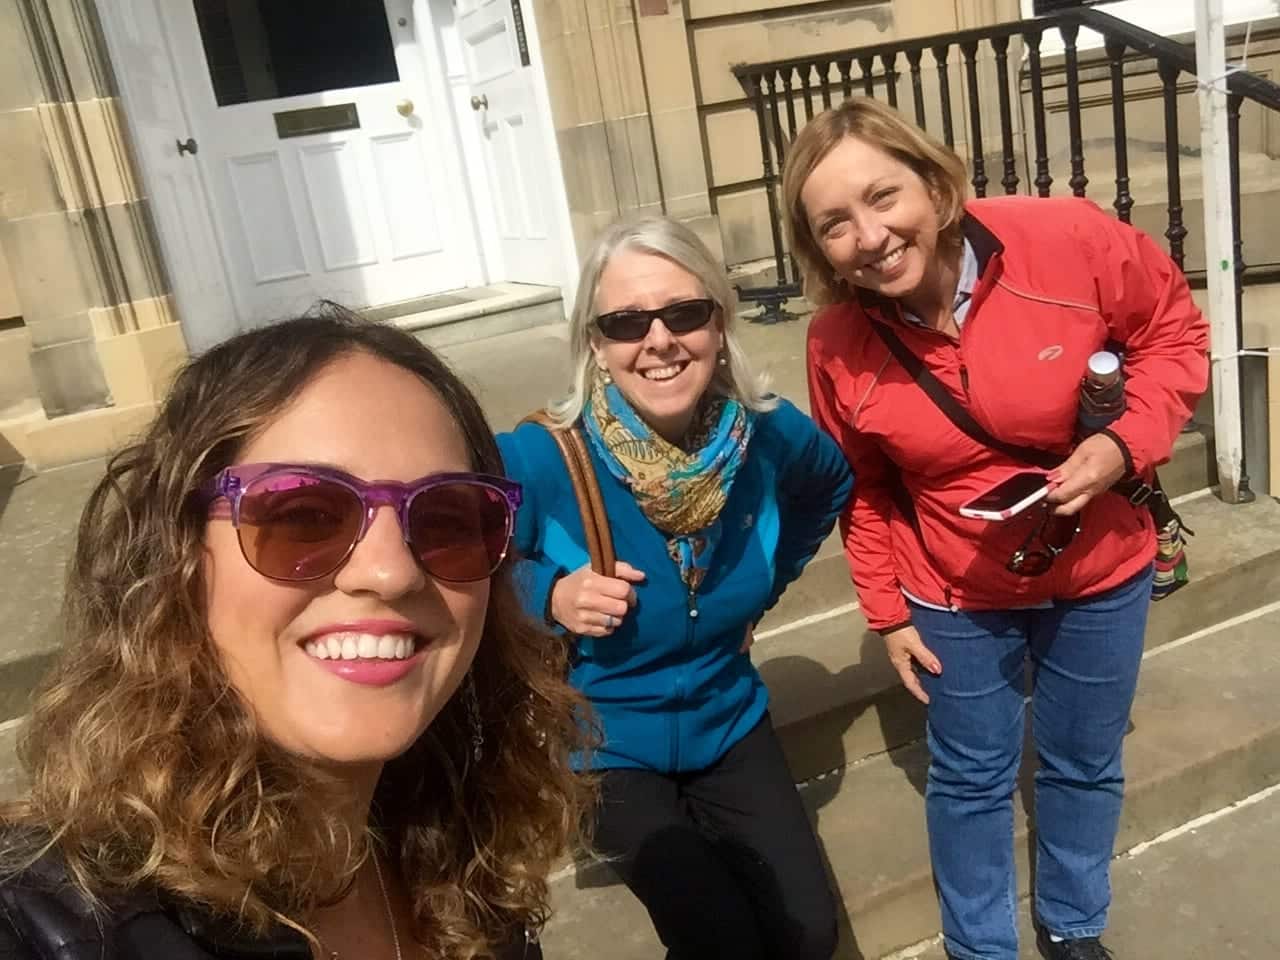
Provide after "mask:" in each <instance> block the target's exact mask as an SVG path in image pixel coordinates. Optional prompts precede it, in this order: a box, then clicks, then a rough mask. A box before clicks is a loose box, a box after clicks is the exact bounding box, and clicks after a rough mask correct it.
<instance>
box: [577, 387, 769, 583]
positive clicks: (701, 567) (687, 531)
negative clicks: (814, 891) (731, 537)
mask: <svg viewBox="0 0 1280 960" xmlns="http://www.w3.org/2000/svg"><path fill="white" fill-rule="evenodd" d="M582 422H583V425H584V426H585V427H586V434H587V436H588V437H589V438H590V443H591V445H592V446H593V447H594V448H595V450H596V452H597V453H598V454H599V455H600V457H601V459H603V460H604V462H605V464H606V465H607V466H608V468H609V472H610V473H612V474H613V475H614V476H615V477H617V478H618V479H619V480H620V481H622V482H623V483H625V484H626V485H627V487H628V489H630V491H631V493H632V495H633V496H634V497H635V498H636V502H637V503H638V504H639V505H640V510H641V512H643V513H644V515H645V516H646V517H647V518H648V519H649V522H650V523H652V524H653V525H654V526H655V527H657V528H658V529H659V530H661V531H662V532H663V533H664V534H666V536H667V553H668V554H670V556H671V559H672V560H673V561H675V564H676V566H677V567H679V568H680V578H681V579H682V580H683V581H684V582H685V585H686V586H687V587H688V588H689V590H690V591H694V590H697V589H698V586H699V584H701V583H702V580H703V578H704V577H705V576H706V574H707V568H708V566H709V565H710V563H711V557H712V555H713V554H714V553H715V549H716V544H718V543H719V542H720V532H721V523H720V512H721V511H722V510H723V509H724V505H725V501H727V500H728V499H729V488H730V487H731V486H733V479H734V477H735V476H737V473H738V469H739V468H740V467H741V466H742V462H743V460H745V459H746V453H747V443H748V442H749V441H750V439H751V432H752V430H753V428H754V426H755V417H754V415H753V414H752V413H751V411H749V410H747V409H746V408H745V407H744V406H742V404H740V403H738V401H736V400H731V399H728V398H725V397H716V398H714V399H712V400H711V401H710V402H708V403H704V404H703V405H702V407H701V409H700V410H699V411H698V414H697V415H696V416H695V417H694V422H693V424H692V425H691V426H690V428H689V444H688V445H689V447H690V449H691V450H692V452H691V453H686V452H685V451H684V450H682V449H681V448H680V447H677V446H676V445H675V444H672V443H668V442H667V441H666V440H664V439H663V438H662V437H660V436H658V434H656V433H654V432H653V431H652V430H651V429H650V428H649V426H648V425H647V424H646V423H645V422H644V421H643V420H642V419H641V418H640V416H639V414H637V413H636V412H635V410H634V409H632V407H631V404H629V403H628V402H627V400H626V398H625V397H623V395H622V391H621V390H619V389H618V388H617V386H616V385H614V384H613V383H605V382H604V380H603V378H601V377H597V378H596V380H595V383H594V384H593V386H592V389H591V397H590V399H589V400H588V401H587V405H586V409H585V410H583V414H582Z"/></svg>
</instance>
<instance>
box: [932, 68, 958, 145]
mask: <svg viewBox="0 0 1280 960" xmlns="http://www.w3.org/2000/svg"><path fill="white" fill-rule="evenodd" d="M950 54H951V45H950V44H948V43H942V44H939V45H938V46H936V47H934V48H933V60H934V63H936V64H937V65H938V96H939V99H940V100H941V101H942V140H943V142H944V143H946V145H947V146H948V147H951V148H953V149H954V147H955V145H956V131H955V126H954V124H953V123H952V122H951V72H950V66H949V64H948V63H947V59H948V58H949V56H950Z"/></svg>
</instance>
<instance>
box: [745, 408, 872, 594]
mask: <svg viewBox="0 0 1280 960" xmlns="http://www.w3.org/2000/svg"><path fill="white" fill-rule="evenodd" d="M772 417H774V418H775V421H776V422H775V429H776V430H777V434H778V436H779V437H781V440H782V442H781V449H782V450H783V456H782V462H781V463H780V464H779V470H778V514H779V518H780V521H781V529H780V531H779V534H778V551H777V554H776V555H775V557H774V579H773V588H772V590H771V591H770V593H769V600H768V603H767V604H766V605H765V609H766V610H767V609H769V608H770V607H772V606H773V605H774V604H775V603H777V602H778V598H779V597H781V596H782V594H783V591H785V590H786V589H787V586H788V585H789V584H790V583H791V582H792V581H793V580H795V579H796V577H798V576H800V572H801V571H802V570H804V567H805V564H807V563H808V562H809V561H810V560H811V559H813V555H814V554H815V553H817V552H818V548H819V547H820V546H822V541H823V540H825V539H826V538H827V534H829V533H830V532H831V528H832V527H834V526H835V523H836V519H837V518H838V517H839V516H840V513H841V512H842V511H843V510H844V508H845V505H846V504H847V503H848V502H849V497H850V496H852V495H853V471H852V470H851V469H850V468H849V463H848V461H847V460H846V459H845V456H844V452H843V451H842V450H841V449H840V447H839V446H838V445H837V444H836V442H835V441H834V440H832V439H831V437H830V436H829V435H828V434H826V433H825V432H824V431H822V430H819V429H818V425H817V424H815V423H814V422H813V421H812V420H810V419H809V418H808V417H807V416H805V415H804V414H803V413H801V412H800V411H799V410H798V409H796V407H795V406H793V405H792V404H790V403H788V402H787V401H785V400H784V401H782V402H781V404H780V405H779V407H778V409H777V410H776V411H774V413H773V414H772Z"/></svg>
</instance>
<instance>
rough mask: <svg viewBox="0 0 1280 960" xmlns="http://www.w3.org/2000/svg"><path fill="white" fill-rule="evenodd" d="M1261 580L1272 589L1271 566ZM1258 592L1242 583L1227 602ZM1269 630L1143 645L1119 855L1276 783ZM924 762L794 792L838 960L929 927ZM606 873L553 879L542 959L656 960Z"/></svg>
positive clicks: (887, 946) (843, 771) (1275, 675)
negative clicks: (817, 859) (830, 884)
mask: <svg viewBox="0 0 1280 960" xmlns="http://www.w3.org/2000/svg"><path fill="white" fill-rule="evenodd" d="M1273 506H1274V505H1273ZM1240 535H1241V536H1243V533H1241V534H1240ZM1265 582H1267V583H1272V584H1273V583H1274V582H1275V579H1274V572H1273V573H1272V576H1271V578H1270V579H1269V580H1268V581H1265ZM1188 589H1189V588H1188ZM1183 592H1184V593H1185V592H1186V591H1183ZM1267 593H1268V592H1263V591H1260V590H1259V589H1258V587H1257V585H1254V586H1253V587H1252V588H1251V589H1250V588H1243V587H1242V589H1241V590H1240V591H1239V592H1238V593H1237V594H1236V597H1237V600H1236V606H1237V608H1239V607H1243V606H1246V603H1245V602H1244V601H1242V599H1241V598H1253V599H1255V600H1261V599H1263V598H1264V597H1266V596H1267ZM1272 595H1273V594H1272ZM1159 606H1160V605H1157V608H1158V607H1159ZM1278 630H1280V603H1272V604H1270V605H1269V606H1267V607H1262V608H1260V609H1259V610H1256V611H1254V613H1252V614H1247V615H1245V616H1237V617H1235V618H1234V619H1232V620H1227V621H1225V622H1222V623H1220V624H1219V625H1217V626H1216V627H1210V628H1208V629H1200V630H1197V631H1194V632H1191V633H1188V634H1186V635H1184V636H1182V637H1180V638H1179V640H1178V642H1170V643H1165V644H1163V645H1161V646H1158V647H1154V648H1152V649H1149V650H1148V651H1147V654H1146V662H1145V663H1144V665H1143V673H1142V680H1141V683H1140V684H1139V690H1138V695H1137V699H1136V702H1135V704H1134V709H1133V715H1132V729H1131V732H1130V734H1129V736H1128V738H1127V741H1126V747H1125V756H1126V771H1127V777H1128V788H1127V791H1126V801H1125V809H1124V814H1123V817H1122V820H1121V826H1120V835H1119V838H1118V844H1117V846H1118V848H1119V849H1124V848H1127V847H1130V846H1133V845H1134V844H1136V843H1139V842H1141V841H1144V840H1149V839H1151V838H1153V837H1156V836H1158V835H1159V834H1161V833H1163V832H1165V831H1167V830H1169V829H1171V828H1173V827H1175V826H1177V825H1179V824H1183V823H1185V822H1187V821H1188V820H1191V819H1193V818H1194V817H1197V816H1200V815H1202V814H1205V813H1208V812H1210V811H1213V810H1217V809H1220V808H1222V807H1224V806H1226V805H1227V804H1229V803H1231V802H1233V801H1235V800H1237V799H1239V798H1241V797H1244V796H1247V795H1249V794H1252V793H1254V792H1255V791H1257V790H1260V789H1262V788H1264V787H1267V786H1270V785H1272V784H1274V783H1276V782H1277V781H1280V701H1278V700H1277V699H1276V697H1275V696H1274V691H1275V688H1276V686H1277V684H1280V652H1277V648H1276V645H1275V636H1276V633H1277V631H1278ZM1171 639H1172V638H1171ZM1030 756H1031V753H1030V752H1029V753H1028V757H1030ZM927 766H928V758H927V754H926V750H925V748H924V746H923V744H922V743H919V742H916V743H913V744H909V745H907V746H904V747H901V748H899V749H897V750H894V751H891V752H889V753H883V754H879V755H877V756H873V757H870V758H867V759H865V760H863V761H861V762H859V763H854V764H851V765H849V766H847V767H842V768H840V769H838V770H836V771H834V772H832V773H830V774H829V775H827V776H824V777H822V778H820V779H817V780H815V781H812V782H811V783H808V784H806V785H804V786H802V788H801V795H802V797H803V798H804V801H805V803H806V805H807V807H808V808H809V810H810V814H811V817H812V818H813V820H814V822H815V824H816V828H817V831H818V834H819V837H820V839H821V841H822V846H823V850H824V854H825V856H826V859H827V862H828V864H829V866H830V870H831V872H832V876H833V878H834V881H835V883H836V886H837V888H838V890H839V892H840V896H841V900H842V902H843V909H844V923H843V933H842V942H841V947H840V950H839V951H838V952H837V955H836V956H837V957H838V958H840V960H855V958H857V960H863V958H875V957H883V956H884V955H885V954H887V953H889V952H891V951H894V950H897V949H900V948H902V947H904V946H907V945H909V944H914V943H917V942H919V941H922V940H925V939H927V938H929V937H932V936H933V935H935V934H936V933H937V931H938V929H939V919H938V911H937V905H936V902H935V899H934V892H933V884H932V875H931V871H930V867H929V855H928V844H927V839H926V835H925V827H924V798H923V792H924V784H925V774H926V770H927ZM1029 773H1030V770H1029V769H1024V774H1026V775H1028V776H1029ZM1027 784H1028V781H1025V780H1024V787H1025V786H1026V785H1027ZM1015 823H1016V824H1017V827H1016V831H1015V833H1016V836H1015V850H1016V851H1017V853H1018V864H1019V865H1018V870H1019V883H1020V886H1021V889H1022V890H1026V889H1027V867H1026V860H1027V850H1028V829H1029V822H1028V816H1027V814H1026V812H1025V809H1024V807H1023V805H1022V801H1021V797H1019V799H1018V809H1017V813H1016V816H1015ZM607 876H608V872H607V869H606V868H602V867H592V868H589V869H583V870H579V871H576V872H566V873H565V874H564V875H563V876H561V877H559V878H558V879H557V881H556V883H555V884H554V885H553V902H554V906H555V914H554V917H553V919H552V922H551V924H550V926H549V928H548V930H547V932H546V935H545V938H544V940H545V943H546V945H547V953H548V955H549V956H551V955H554V956H556V957H560V958H563V960H585V958H592V960H594V958H596V957H603V956H607V957H609V958H610V960H640V958H650V957H655V956H660V955H661V948H660V946H659V944H658V943H657V940H656V938H655V936H654V934H653V932H652V929H651V926H650V924H649V921H648V918H647V916H646V915H645V913H644V910H643V908H641V907H640V905H639V904H638V902H637V901H636V900H635V899H634V898H633V897H632V896H631V895H630V893H629V892H628V891H626V890H625V888H623V887H622V886H621V885H619V884H616V883H612V884H609V883H607ZM604 918H608V922H604Z"/></svg>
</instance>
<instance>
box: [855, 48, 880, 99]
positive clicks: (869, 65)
mask: <svg viewBox="0 0 1280 960" xmlns="http://www.w3.org/2000/svg"><path fill="white" fill-rule="evenodd" d="M858 69H859V70H861V71H862V92H863V94H864V95H865V96H868V97H874V96H875V95H876V77H875V73H874V72H873V71H874V70H875V61H874V60H872V59H871V58H870V57H859V58H858Z"/></svg>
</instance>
